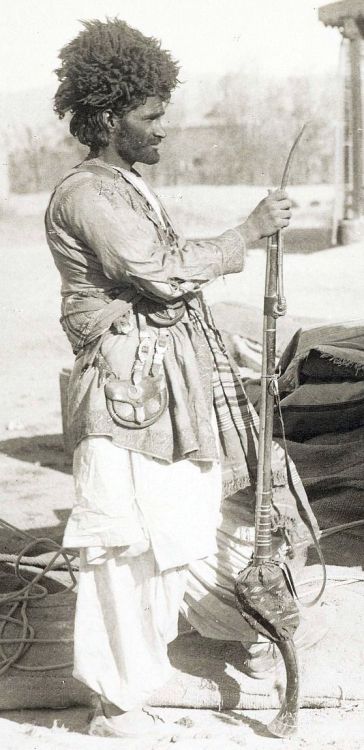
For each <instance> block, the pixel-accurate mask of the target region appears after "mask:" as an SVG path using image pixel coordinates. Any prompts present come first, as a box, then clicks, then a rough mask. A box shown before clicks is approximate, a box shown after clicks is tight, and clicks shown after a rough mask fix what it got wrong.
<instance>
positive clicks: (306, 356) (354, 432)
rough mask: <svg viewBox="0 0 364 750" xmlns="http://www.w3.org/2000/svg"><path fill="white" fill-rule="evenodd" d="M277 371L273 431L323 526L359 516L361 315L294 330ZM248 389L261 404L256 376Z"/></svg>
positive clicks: (363, 392) (363, 369) (363, 420)
mask: <svg viewBox="0 0 364 750" xmlns="http://www.w3.org/2000/svg"><path fill="white" fill-rule="evenodd" d="M277 373H278V374H279V377H278V386H279V394H280V409H278V407H277V408H276V411H275V420H274V437H275V439H276V440H278V441H279V442H281V443H282V441H283V431H284V433H285V437H286V445H287V450H288V453H289V455H290V456H291V458H292V459H293V461H294V462H295V464H296V466H297V469H298V472H299V474H300V476H301V479H302V481H303V484H304V486H305V489H306V491H307V494H308V497H309V500H310V503H311V504H312V506H313V509H314V511H315V514H316V517H317V518H318V521H319V524H320V526H321V528H326V527H330V526H334V525H335V524H340V523H347V522H350V521H355V520H361V519H362V518H363V515H364V512H363V500H364V460H363V456H364V320H355V321H348V322H343V323H338V324H330V325H324V326H315V327H314V328H308V329H305V330H302V329H301V330H298V331H297V332H296V333H295V334H294V336H293V337H292V338H291V340H290V341H289V343H288V345H287V347H286V349H285V350H284V352H283V354H282V356H281V358H280V361H279V365H278V368H277ZM246 390H247V392H248V395H249V397H250V398H251V399H252V400H253V402H254V403H255V405H256V407H257V409H258V410H259V400H258V399H259V387H258V386H257V383H256V382H252V383H250V384H249V383H247V384H246ZM283 425H284V427H283ZM356 533H359V532H356ZM353 557H354V556H353ZM332 562H334V560H333V561H332ZM358 562H360V561H358V560H357V559H353V563H356V564H357V563H358Z"/></svg>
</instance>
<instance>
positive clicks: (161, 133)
mask: <svg viewBox="0 0 364 750" xmlns="http://www.w3.org/2000/svg"><path fill="white" fill-rule="evenodd" d="M154 135H155V137H156V138H165V137H166V135H167V133H166V131H165V129H164V127H163V124H162V122H161V121H160V120H156V121H155V124H154Z"/></svg>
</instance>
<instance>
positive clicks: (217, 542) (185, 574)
mask: <svg viewBox="0 0 364 750" xmlns="http://www.w3.org/2000/svg"><path fill="white" fill-rule="evenodd" d="M74 476H75V484H76V502H75V507H74V513H73V515H72V514H71V517H70V520H69V523H68V525H67V528H66V532H65V537H64V544H65V546H68V547H74V546H76V545H77V544H79V545H80V546H81V549H80V574H79V585H78V596H77V605H76V618H75V638H74V672H73V674H74V677H76V678H77V679H78V680H80V681H81V682H83V683H85V684H86V685H87V686H88V687H90V688H91V689H92V690H94V691H95V692H97V693H99V694H100V695H102V696H103V697H104V698H105V699H106V700H108V701H110V702H111V703H114V704H115V705H116V706H118V707H119V708H121V709H122V710H124V711H127V710H131V709H133V708H136V707H138V706H141V705H143V704H144V703H146V702H147V701H148V699H150V697H151V694H152V693H153V692H154V691H155V690H157V689H158V688H160V687H162V685H163V684H164V683H166V682H167V681H168V679H169V678H170V677H171V675H172V667H171V665H170V662H169V659H168V655H167V645H168V643H169V642H170V641H172V640H173V639H174V638H175V637H176V636H177V628H178V614H179V610H180V609H181V610H182V611H183V612H184V614H185V615H186V616H187V619H189V620H190V622H191V624H192V625H193V626H194V627H195V628H196V629H197V630H199V631H200V632H201V633H202V634H203V635H206V636H208V637H211V638H215V637H216V638H223V639H227V640H244V642H249V643H250V642H252V641H255V640H256V635H255V634H254V633H253V631H251V630H250V628H249V626H247V625H246V623H245V622H244V621H243V619H242V618H241V616H240V615H239V613H238V612H237V610H236V609H235V607H234V599H233V581H234V577H235V575H236V574H237V572H238V571H239V570H240V569H241V568H242V567H244V566H245V565H246V564H247V563H248V560H249V558H250V556H251V552H252V545H253V542H254V535H253V523H254V522H253V515H252V511H251V510H250V511H248V510H247V505H249V503H248V504H246V503H244V501H243V502H242V500H241V498H240V499H238V500H234V498H231V499H229V500H228V501H225V503H224V507H223V513H222V514H221V512H220V506H221V470H220V465H219V464H218V463H212V462H210V463H208V464H199V463H197V462H193V461H188V460H184V461H180V462H177V463H174V464H165V463H163V464H162V463H161V462H159V461H155V460H154V459H152V458H149V457H148V456H145V455H142V454H137V453H135V452H132V451H128V450H126V449H124V448H120V447H118V446H116V445H115V444H114V443H113V442H112V441H111V440H110V439H108V438H104V437H90V438H86V439H84V440H83V441H82V442H81V443H80V444H79V446H78V448H77V449H76V451H75V456H74ZM105 508H107V509H108V519H107V520H106V522H105V518H104V516H103V511H104V510H105ZM98 514H99V516H100V517H98ZM244 514H245V515H244ZM120 517H122V521H123V528H122V529H121V538H120V541H119V545H115V544H112V545H109V544H107V543H105V537H103V534H102V529H104V531H105V528H106V531H105V534H106V542H107V539H109V535H110V534H112V527H113V518H114V526H117V525H118V524H120ZM84 518H86V520H87V522H86V523H85V522H84ZM129 521H130V525H129V526H128V523H129ZM105 524H106V526H105ZM100 529H101V532H100ZM216 590H218V596H216V595H215V593H214V592H215V591H216Z"/></svg>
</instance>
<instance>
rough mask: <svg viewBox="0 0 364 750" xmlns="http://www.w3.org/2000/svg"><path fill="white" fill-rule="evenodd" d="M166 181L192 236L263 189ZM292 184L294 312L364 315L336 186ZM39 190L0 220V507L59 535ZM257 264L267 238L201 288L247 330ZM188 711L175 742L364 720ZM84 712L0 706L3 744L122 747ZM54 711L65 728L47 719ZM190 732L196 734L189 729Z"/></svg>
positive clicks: (335, 742)
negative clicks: (335, 224)
mask: <svg viewBox="0 0 364 750" xmlns="http://www.w3.org/2000/svg"><path fill="white" fill-rule="evenodd" d="M161 192H162V193H163V195H164V196H165V198H166V201H167V203H168V205H169V208H170V210H171V212H172V213H173V214H174V215H175V216H176V220H177V224H178V225H181V224H183V225H184V230H185V233H186V234H188V235H192V236H202V235H204V236H207V235H213V234H214V233H216V232H219V231H222V230H223V229H225V228H226V227H227V226H229V225H231V224H234V223H236V222H237V221H238V220H239V219H241V218H242V216H244V215H246V214H247V213H248V211H249V209H250V208H251V207H252V206H253V205H254V203H255V202H256V200H258V199H260V198H261V197H262V196H263V195H264V191H263V190H262V189H260V188H254V189H249V188H246V187H243V188H241V187H240V186H233V187H229V188H224V187H223V186H221V187H219V188H216V189H212V188H205V187H204V188H202V187H198V186H197V187H196V186H194V187H193V188H190V189H188V190H185V189H184V188H181V187H178V189H177V188H173V189H172V188H168V189H167V188H166V189H165V190H164V191H161ZM292 195H293V197H294V199H295V202H296V203H297V208H296V211H295V219H294V221H293V225H292V229H291V230H290V233H287V242H286V245H287V251H288V252H287V255H286V259H285V286H286V297H287V301H288V307H289V313H290V315H291V316H294V317H295V318H304V319H305V320H306V322H309V321H312V322H314V321H316V320H326V321H331V320H350V319H359V318H363V319H364V297H363V292H362V288H363V278H364V247H363V246H362V245H361V244H356V245H352V246H349V247H345V248H331V249H327V248H328V246H329V237H330V226H329V221H330V211H331V200H332V191H331V189H330V188H328V187H327V186H314V187H310V188H303V187H298V188H295V189H293V190H292ZM45 202H46V196H44V195H37V196H23V197H21V198H19V197H13V198H12V199H11V201H10V203H9V210H8V214H7V216H5V218H4V219H3V221H2V226H1V229H2V264H3V270H2V274H1V282H0V283H1V289H0V300H1V303H0V304H1V309H2V337H1V347H2V352H1V354H2V357H1V361H2V363H3V367H2V370H1V373H0V399H1V409H0V441H1V461H2V473H1V480H0V487H1V498H0V517H3V518H6V519H7V520H9V521H12V522H13V523H15V524H16V525H17V526H19V527H20V528H24V529H30V530H33V532H35V533H39V532H40V531H41V532H42V533H43V532H44V530H47V532H49V533H51V535H52V536H53V537H54V538H55V539H59V540H60V538H61V533H62V527H63V523H64V520H65V517H66V515H67V508H69V507H70V505H71V503H72V479H71V476H70V466H69V465H67V462H65V460H64V455H63V453H62V438H61V413H60V400H59V385H58V376H59V372H60V370H61V369H62V368H63V367H67V366H69V365H70V364H71V362H72V354H71V351H70V348H69V345H68V343H67V341H66V340H65V337H64V334H63V333H62V331H61V329H60V326H59V324H58V317H59V279H58V275H57V272H56V270H55V268H54V267H53V262H52V260H51V258H50V255H49V252H48V250H47V247H46V244H45V241H44V238H43V228H42V211H43V208H44V206H45ZM312 203H313V204H314V205H311V204H312ZM201 217H203V218H201ZM220 217H221V218H220ZM264 266H265V259H264V251H263V249H262V248H255V249H252V250H251V252H250V254H249V257H248V260H247V264H246V269H245V271H244V273H243V274H238V275H235V276H231V277H228V278H226V279H225V280H221V281H218V282H215V283H214V284H213V285H210V287H209V288H208V289H207V290H206V295H207V297H208V299H209V300H210V301H211V302H229V303H231V302H239V303H243V304H244V305H246V306H248V307H244V320H243V321H240V320H239V329H241V326H243V329H244V327H245V328H246V330H247V334H248V335H252V333H253V334H254V332H255V331H257V330H258V329H259V325H258V328H257V320H258V321H259V313H258V312H257V310H259V309H261V304H262V294H263V285H264ZM250 306H251V307H250ZM284 325H285V326H286V327H285V328H284ZM282 327H283V328H284V332H285V333H284V337H286V338H289V335H290V331H291V330H292V323H291V327H290V325H288V326H287V323H286V324H284V323H283V322H282ZM284 337H283V338H284ZM34 487H36V497H35V493H34ZM5 541H6V540H5ZM13 542H14V540H13ZM164 712H165V714H166V715H167V714H168V715H170V714H171V712H172V718H177V717H178V716H181V715H186V710H185V709H184V710H183V711H182V710H181V711H177V710H176V709H164ZM187 713H188V715H189V716H191V717H192V720H193V722H194V728H193V730H191V731H190V733H189V738H188V739H186V740H184V741H183V742H182V741H179V742H178V743H177V747H178V748H179V750H189V749H190V748H191V750H203V748H206V750H217V748H219V750H220V748H233V747H236V746H238V747H239V746H240V747H249V748H251V750H261V749H263V748H272V750H273V749H274V748H276V749H277V750H281V748H286V747H288V746H289V747H290V748H292V750H294V749H295V748H310V750H311V749H312V750H316V748H317V749H319V748H320V749H321V748H325V749H326V748H329V747H332V746H335V747H336V748H338V749H339V750H341V748H343V749H344V748H345V749H346V748H348V750H349V749H350V750H354V748H362V747H363V746H364V721H363V717H362V714H361V712H360V711H359V710H358V708H357V707H355V705H353V706H352V707H351V708H350V707H349V708H347V709H346V710H343V709H331V710H323V709H322V710H305V711H302V712H301V716H300V729H299V733H298V735H297V737H296V738H295V739H293V740H286V741H280V740H274V739H272V738H269V737H267V736H266V733H265V730H264V724H265V723H266V722H267V721H268V720H269V718H270V717H271V712H258V711H256V712H234V713H233V712H229V713H226V712H212V711H197V710H194V711H192V710H191V711H188V712H187ZM86 718H87V710H86V709H77V710H76V709H69V710H67V711H58V712H55V711H52V712H51V711H36V712H35V711H33V712H31V711H24V712H7V713H4V712H3V713H2V714H1V715H0V745H1V747H2V748H4V750H5V749H6V750H7V749H8V748H9V750H20V748H21V750H42V749H43V748H45V747H52V748H53V747H54V748H57V749H58V748H59V750H60V749H61V748H62V749H63V748H66V747H67V748H71V747H72V748H80V749H81V748H84V747H85V748H86V747H87V748H88V747H89V748H95V749H96V748H103V747H105V748H110V749H111V748H113V747H115V748H116V747H119V748H121V747H122V745H121V744H120V742H119V741H117V740H97V739H93V738H88V737H86V736H85V735H84V734H82V732H83V731H84V728H85V723H86ZM55 721H56V723H57V725H58V727H62V726H63V727H65V729H66V730H68V732H65V731H64V730H62V731H61V730H56V729H54V730H52V731H51V729H50V728H51V727H52V726H53V723H54V722H55ZM196 732H197V733H198V735H199V736H198V738H195V739H194V738H193V735H194V734H195V733H196ZM71 733H72V734H71ZM158 747H159V748H162V745H160V744H159V745H158ZM150 748H152V745H150ZM128 750H134V749H133V748H131V747H129V748H128ZM138 750H139V748H138Z"/></svg>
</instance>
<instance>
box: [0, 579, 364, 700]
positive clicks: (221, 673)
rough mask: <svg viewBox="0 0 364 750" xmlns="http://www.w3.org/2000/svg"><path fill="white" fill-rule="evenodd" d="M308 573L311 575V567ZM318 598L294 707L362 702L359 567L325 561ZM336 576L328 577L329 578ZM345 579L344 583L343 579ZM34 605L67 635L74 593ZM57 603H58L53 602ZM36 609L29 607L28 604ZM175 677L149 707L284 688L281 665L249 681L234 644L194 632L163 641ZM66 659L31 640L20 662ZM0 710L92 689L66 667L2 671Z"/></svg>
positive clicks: (66, 649)
mask: <svg viewBox="0 0 364 750" xmlns="http://www.w3.org/2000/svg"><path fill="white" fill-rule="evenodd" d="M306 570H307V576H308V577H309V578H310V577H311V576H313V577H314V578H317V577H318V573H317V567H316V566H310V567H309V568H307V569H306ZM329 577H330V579H331V580H329V585H328V589H327V591H326V594H325V602H324V603H323V604H322V606H321V607H319V608H316V612H317V615H315V618H316V616H317V623H318V624H319V623H320V621H325V622H327V623H328V625H329V630H328V633H327V635H326V636H325V638H324V639H323V640H322V641H321V642H320V643H318V644H317V645H316V646H314V647H312V648H310V649H309V650H308V651H306V652H303V653H302V654H301V655H300V672H301V706H302V707H312V708H324V707H338V706H339V707H340V706H353V705H356V704H362V703H363V702H364V681H363V679H362V675H363V668H364V644H363V638H362V620H363V612H364V610H363V605H364V599H363V597H364V581H363V580H362V581H360V582H356V583H352V584H350V585H348V583H347V581H348V580H350V579H354V578H356V577H363V573H362V570H361V569H360V568H350V569H348V568H339V567H338V566H330V568H329ZM334 578H335V580H334ZM344 582H345V585H342V584H343V583H344ZM48 598H49V599H52V601H53V604H52V607H51V608H49V607H48V608H47V603H46V600H44V601H42V602H40V603H39V606H37V608H35V609H36V610H37V613H36V622H34V624H36V626H37V632H38V634H39V635H40V636H42V635H43V637H46V635H48V637H49V635H52V634H53V635H54V633H56V634H58V636H59V637H65V636H67V637H69V636H70V635H72V628H73V614H74V604H75V595H74V594H71V595H70V594H64V593H62V592H61V593H55V594H53V595H51V596H49V597H48ZM56 601H57V602H58V606H55V604H56ZM34 611H35V610H34ZM170 658H171V661H172V664H173V666H174V669H175V675H174V677H173V678H172V679H171V680H170V681H169V683H168V684H167V685H166V686H165V687H164V688H163V689H162V690H160V691H159V692H158V693H156V694H155V695H154V696H153V700H152V701H151V703H152V705H156V706H167V707H168V706H169V707H171V706H173V707H189V708H191V707H192V708H225V709H233V708H242V709H259V708H278V706H279V705H280V702H281V697H282V692H283V691H284V671H283V672H281V671H278V672H277V673H276V674H273V675H272V676H271V677H270V678H269V679H268V680H252V679H250V678H248V677H246V676H245V675H244V674H243V673H242V672H240V670H239V664H240V663H241V648H240V645H239V644H238V643H235V642H229V643H227V642H223V641H213V640H210V639H206V638H202V637H201V636H199V635H198V634H197V633H192V634H184V635H181V636H180V637H179V638H178V639H177V640H176V641H175V642H174V643H172V644H171V646H170ZM69 659H70V660H72V645H71V644H61V643H59V644H58V645H52V646H48V647H47V646H42V647H41V648H40V647H38V648H37V647H36V646H33V647H32V648H31V649H30V650H29V652H28V654H26V656H25V657H24V661H25V663H27V664H32V663H33V664H34V663H36V664H39V663H43V664H49V663H57V662H58V663H59V662H64V661H68V660H69ZM0 687H1V690H0V710H7V709H17V708H62V707H67V706H72V705H90V702H91V693H90V692H89V691H88V690H87V689H86V688H85V687H84V686H83V685H81V683H79V682H77V681H76V680H74V679H73V678H72V676H71V669H70V668H66V669H62V670H50V671H43V672H42V671H40V672H22V671H19V670H17V669H11V670H9V671H8V672H7V673H6V674H5V675H2V676H0Z"/></svg>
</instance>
